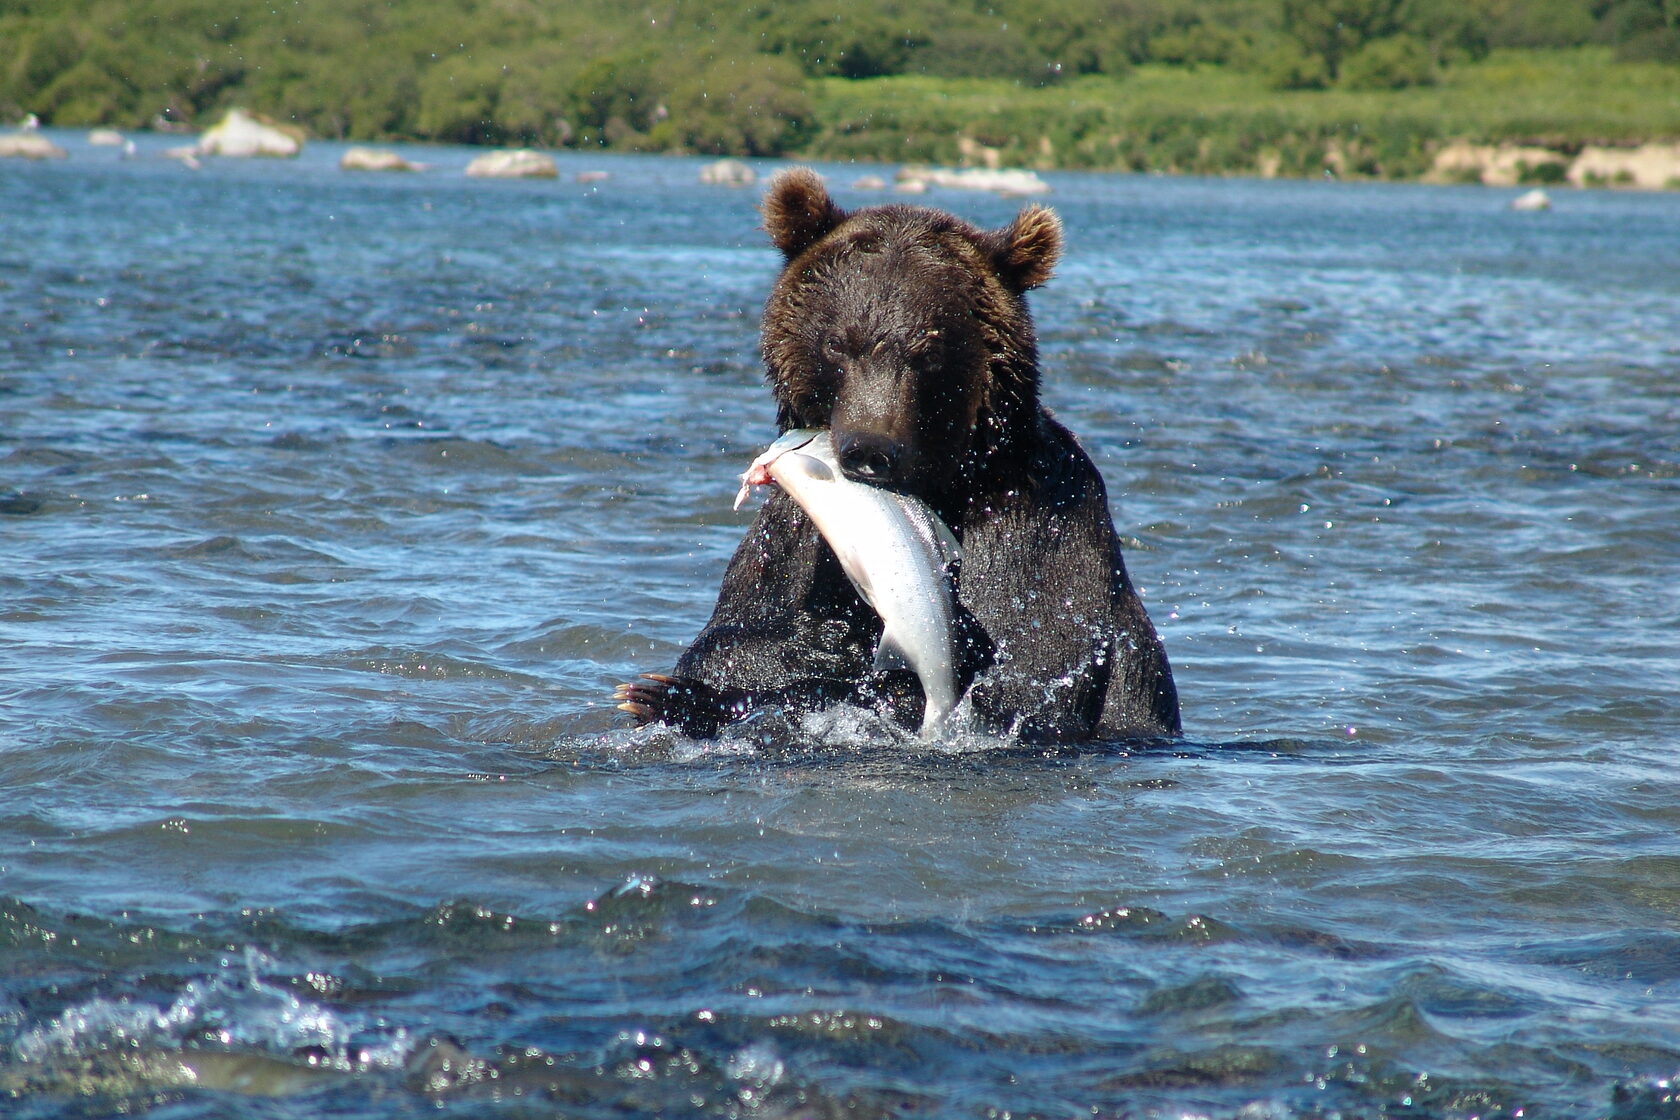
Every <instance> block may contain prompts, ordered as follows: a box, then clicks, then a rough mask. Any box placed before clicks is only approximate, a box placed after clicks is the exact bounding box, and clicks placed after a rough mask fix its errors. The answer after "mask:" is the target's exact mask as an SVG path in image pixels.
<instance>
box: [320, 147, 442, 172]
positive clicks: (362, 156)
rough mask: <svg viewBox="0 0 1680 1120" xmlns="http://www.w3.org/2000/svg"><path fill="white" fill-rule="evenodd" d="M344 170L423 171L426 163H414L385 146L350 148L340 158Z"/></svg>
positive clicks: (339, 162) (339, 161) (340, 164)
mask: <svg viewBox="0 0 1680 1120" xmlns="http://www.w3.org/2000/svg"><path fill="white" fill-rule="evenodd" d="M338 166H339V168H340V170H343V171H423V170H425V164H421V163H414V162H413V161H411V160H406V159H404V158H403V157H401V156H399V155H398V154H397V153H396V152H392V151H387V150H386V149H384V148H349V149H346V150H345V153H344V154H343V155H342V156H340V157H339V158H338Z"/></svg>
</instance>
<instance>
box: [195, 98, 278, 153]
mask: <svg viewBox="0 0 1680 1120" xmlns="http://www.w3.org/2000/svg"><path fill="white" fill-rule="evenodd" d="M302 150H303V137H302V135H301V134H300V133H299V132H298V130H296V129H288V128H284V127H282V126H280V125H278V124H275V123H274V122H272V121H267V120H263V119H262V118H260V117H256V116H253V115H252V114H250V113H247V112H246V111H245V110H243V109H229V110H228V111H227V116H225V117H223V118H222V120H221V123H220V124H217V125H213V126H211V127H210V128H209V129H207V130H206V131H205V133H204V135H202V136H200V137H199V138H198V146H197V151H198V153H199V154H200V155H206V156H237V157H247V156H276V157H279V158H282V159H289V158H291V157H292V156H295V155H297V154H298V153H299V152H301V151H302Z"/></svg>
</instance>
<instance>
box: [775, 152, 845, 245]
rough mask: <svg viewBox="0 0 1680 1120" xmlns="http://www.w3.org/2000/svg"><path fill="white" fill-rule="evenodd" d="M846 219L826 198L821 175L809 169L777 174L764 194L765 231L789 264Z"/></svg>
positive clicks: (832, 201) (796, 169)
mask: <svg viewBox="0 0 1680 1120" xmlns="http://www.w3.org/2000/svg"><path fill="white" fill-rule="evenodd" d="M845 219H846V212H845V211H844V210H842V209H840V208H839V207H838V206H836V205H834V200H833V199H831V198H829V197H828V188H827V187H825V186H823V181H822V176H821V175H818V174H817V173H816V172H815V171H812V170H811V169H810V168H809V167H794V168H790V169H788V170H787V171H783V172H780V173H778V174H777V175H776V177H775V178H774V179H772V180H770V189H769V190H768V191H766V192H765V194H764V228H765V229H766V230H767V231H769V233H770V240H771V242H772V243H773V244H774V245H775V246H776V248H778V249H780V250H781V251H782V255H783V256H784V257H786V258H787V259H788V260H790V261H791V260H792V259H793V258H794V257H797V256H798V255H799V254H801V253H803V252H804V251H805V250H806V249H809V248H810V247H811V246H812V245H815V244H816V243H817V242H818V241H820V240H821V239H822V237H823V235H824V234H826V233H827V232H828V231H829V230H831V229H833V228H834V227H835V226H837V225H839V224H840V223H841V222H843V221H845Z"/></svg>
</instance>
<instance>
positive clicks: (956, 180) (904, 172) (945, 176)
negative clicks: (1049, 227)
mask: <svg viewBox="0 0 1680 1120" xmlns="http://www.w3.org/2000/svg"><path fill="white" fill-rule="evenodd" d="M897 178H898V182H899V189H900V190H903V189H906V187H907V185H908V184H910V183H921V184H923V185H924V188H925V187H950V188H952V189H954V190H962V191H991V192H993V193H995V194H1002V195H1011V196H1014V195H1028V194H1046V193H1048V192H1049V190H1050V184H1049V183H1046V182H1045V181H1044V180H1043V179H1040V178H1039V177H1038V176H1037V175H1035V174H1034V173H1032V172H1031V171H1021V170H1018V169H1010V168H996V167H966V168H963V169H961V170H958V171H953V170H950V169H948V168H942V167H906V168H902V169H901V170H900V171H899V173H898V176H897ZM911 189H913V188H911Z"/></svg>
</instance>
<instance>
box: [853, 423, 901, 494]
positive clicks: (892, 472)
mask: <svg viewBox="0 0 1680 1120" xmlns="http://www.w3.org/2000/svg"><path fill="white" fill-rule="evenodd" d="M839 459H840V469H841V470H842V471H844V472H845V474H846V477H847V478H849V479H851V480H852V481H854V482H865V483H868V484H869V485H871V486H890V485H891V484H892V483H894V482H896V481H897V480H898V462H899V449H898V445H897V444H895V443H894V442H893V441H892V440H889V439H887V438H885V437H884V436H878V435H874V434H870V433H865V432H857V433H854V434H852V435H848V436H846V437H845V438H843V439H842V440H841V441H840V450H839Z"/></svg>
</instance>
